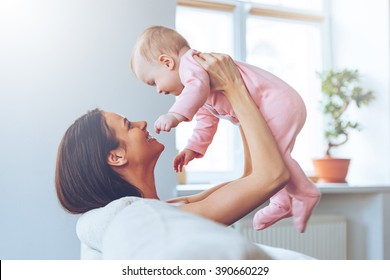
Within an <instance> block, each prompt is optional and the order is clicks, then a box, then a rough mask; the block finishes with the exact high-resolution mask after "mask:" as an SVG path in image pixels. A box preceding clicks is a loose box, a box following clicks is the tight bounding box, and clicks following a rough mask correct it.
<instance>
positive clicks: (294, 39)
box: [247, 16, 322, 171]
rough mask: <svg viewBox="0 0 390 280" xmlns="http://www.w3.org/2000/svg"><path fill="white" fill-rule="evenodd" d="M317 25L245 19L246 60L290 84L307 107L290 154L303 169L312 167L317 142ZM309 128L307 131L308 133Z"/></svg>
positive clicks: (254, 17)
mask: <svg viewBox="0 0 390 280" xmlns="http://www.w3.org/2000/svg"><path fill="white" fill-rule="evenodd" d="M321 57H322V55H321V31H320V28H319V26H317V25H313V24H303V23H296V22H289V21H278V20H272V19H264V18H261V17H256V16H250V17H249V18H248V21H247V61H248V63H251V64H254V65H257V66H259V67H261V68H263V69H266V70H268V71H270V72H271V73H273V74H275V75H277V76H278V77H280V78H282V79H283V80H285V81H286V82H287V83H289V84H290V85H292V86H293V87H294V88H295V89H296V90H297V91H298V92H299V93H300V95H301V96H302V97H303V99H304V101H305V104H306V108H307V113H308V116H307V119H306V123H305V126H304V128H303V130H302V131H301V133H300V134H299V135H298V139H297V142H296V144H295V147H294V151H293V156H294V158H295V159H296V160H297V161H298V162H299V163H300V165H301V166H302V168H303V169H304V170H307V171H309V170H312V163H311V158H312V157H313V156H314V155H315V154H316V151H317V150H318V149H319V147H318V145H319V144H320V143H321V136H322V132H321V128H320V126H319V125H318V123H320V120H319V119H318V107H317V104H318V101H317V100H318V98H319V90H320V85H319V80H318V78H317V76H316V71H321V69H322V65H321V61H322V59H321ZM309 131H310V134H309Z"/></svg>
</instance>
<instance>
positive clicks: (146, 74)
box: [133, 55, 183, 96]
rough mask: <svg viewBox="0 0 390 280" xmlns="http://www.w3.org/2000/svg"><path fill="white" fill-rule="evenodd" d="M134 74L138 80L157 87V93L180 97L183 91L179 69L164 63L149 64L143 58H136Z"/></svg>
mask: <svg viewBox="0 0 390 280" xmlns="http://www.w3.org/2000/svg"><path fill="white" fill-rule="evenodd" d="M133 63H134V73H135V75H136V77H137V78H138V79H140V80H141V81H143V82H144V83H145V84H147V85H149V86H155V87H156V91H157V93H160V94H172V95H174V96H179V95H180V94H181V92H182V90H183V84H182V83H181V81H180V77H179V70H178V67H173V68H172V67H169V66H167V65H166V64H164V63H160V62H158V61H156V62H149V61H147V60H146V59H144V58H143V57H141V56H139V55H138V56H135V57H134V61H133Z"/></svg>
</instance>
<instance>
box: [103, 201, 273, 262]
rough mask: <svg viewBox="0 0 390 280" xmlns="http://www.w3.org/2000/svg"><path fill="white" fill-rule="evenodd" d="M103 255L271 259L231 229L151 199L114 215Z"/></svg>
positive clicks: (111, 256)
mask: <svg viewBox="0 0 390 280" xmlns="http://www.w3.org/2000/svg"><path fill="white" fill-rule="evenodd" d="M106 207H107V206H106ZM101 252H102V258H103V259H160V260H162V259H171V260H173V259H184V260H189V259H237V260H238V259H270V257H269V256H268V255H267V254H266V253H265V252H264V251H263V250H262V249H260V248H259V247H257V246H255V245H254V244H252V243H251V242H249V241H247V239H246V238H244V237H243V236H242V235H240V234H239V233H238V232H236V231H235V230H233V229H232V228H227V227H225V226H223V225H220V224H217V223H215V222H212V221H211V220H208V219H205V218H203V217H200V216H197V215H194V214H191V213H187V212H185V211H182V210H180V209H177V208H176V207H174V206H171V205H169V204H167V203H165V202H162V201H158V200H150V199H140V200H137V201H135V202H132V203H131V205H128V206H127V207H125V208H124V209H123V210H121V211H120V212H118V213H117V214H116V215H115V217H114V219H113V220H112V221H111V223H110V224H109V225H108V227H107V229H106V230H105V232H104V235H103V238H102V248H101Z"/></svg>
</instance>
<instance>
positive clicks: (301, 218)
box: [292, 192, 321, 233]
mask: <svg viewBox="0 0 390 280" xmlns="http://www.w3.org/2000/svg"><path fill="white" fill-rule="evenodd" d="M320 198H321V194H320V193H319V192H318V194H317V195H315V194H313V195H310V196H300V197H299V196H298V197H294V198H293V200H292V209H293V210H292V211H293V216H294V225H295V227H296V229H297V230H298V231H299V232H300V233H303V232H305V230H306V225H307V222H308V221H309V218H310V216H311V213H312V212H313V210H314V208H315V207H316V205H317V204H318V202H319V201H320Z"/></svg>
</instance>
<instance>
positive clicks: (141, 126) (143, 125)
mask: <svg viewBox="0 0 390 280" xmlns="http://www.w3.org/2000/svg"><path fill="white" fill-rule="evenodd" d="M139 123H140V129H142V130H145V129H146V128H147V127H148V123H147V122H146V121H140V122H139Z"/></svg>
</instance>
